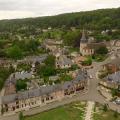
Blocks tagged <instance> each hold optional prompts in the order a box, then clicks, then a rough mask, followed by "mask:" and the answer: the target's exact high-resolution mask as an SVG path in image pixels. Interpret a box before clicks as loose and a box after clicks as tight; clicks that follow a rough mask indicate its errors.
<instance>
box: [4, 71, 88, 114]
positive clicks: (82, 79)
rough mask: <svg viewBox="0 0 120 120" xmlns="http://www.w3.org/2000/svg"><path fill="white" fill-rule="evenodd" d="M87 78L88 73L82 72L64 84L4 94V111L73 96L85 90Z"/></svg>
mask: <svg viewBox="0 0 120 120" xmlns="http://www.w3.org/2000/svg"><path fill="white" fill-rule="evenodd" d="M87 78H88V77H87V75H86V74H85V73H84V72H81V74H80V73H79V75H78V76H77V77H76V78H75V79H74V80H72V81H69V82H65V83H64V84H57V85H52V86H46V87H40V88H39V89H33V90H29V91H25V92H19V93H16V94H11V95H7V96H4V97H2V109H3V111H4V113H9V112H18V111H21V110H28V109H30V108H33V107H37V106H43V105H45V104H47V103H50V102H53V101H59V100H61V99H63V98H64V97H66V96H72V95H75V94H77V93H78V92H80V91H83V90H85V89H86V87H87Z"/></svg>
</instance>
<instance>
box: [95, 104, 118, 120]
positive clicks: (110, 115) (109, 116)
mask: <svg viewBox="0 0 120 120" xmlns="http://www.w3.org/2000/svg"><path fill="white" fill-rule="evenodd" d="M102 108H103V106H102V105H99V104H96V106H95V113H94V115H93V118H94V119H93V120H120V114H117V117H115V116H116V115H115V114H116V113H115V112H114V111H111V110H107V111H106V112H104V111H103V109H102Z"/></svg>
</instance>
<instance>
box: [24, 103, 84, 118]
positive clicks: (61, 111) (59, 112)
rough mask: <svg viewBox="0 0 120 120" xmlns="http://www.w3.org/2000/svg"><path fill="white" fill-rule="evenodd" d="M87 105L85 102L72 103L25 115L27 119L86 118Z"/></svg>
mask: <svg viewBox="0 0 120 120" xmlns="http://www.w3.org/2000/svg"><path fill="white" fill-rule="evenodd" d="M85 106H86V103H85V102H76V103H71V104H69V105H65V106H63V107H59V108H56V109H52V110H50V111H47V112H43V113H40V114H37V115H34V116H30V117H25V120H84V118H83V116H84V110H85Z"/></svg>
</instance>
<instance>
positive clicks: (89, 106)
mask: <svg viewBox="0 0 120 120" xmlns="http://www.w3.org/2000/svg"><path fill="white" fill-rule="evenodd" d="M94 105H95V103H94V102H91V101H89V102H88V103H87V108H86V116H85V120H91V118H92V112H93V108H94Z"/></svg>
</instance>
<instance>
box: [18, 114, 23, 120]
mask: <svg viewBox="0 0 120 120" xmlns="http://www.w3.org/2000/svg"><path fill="white" fill-rule="evenodd" d="M19 120H24V116H23V113H22V112H20V113H19Z"/></svg>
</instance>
